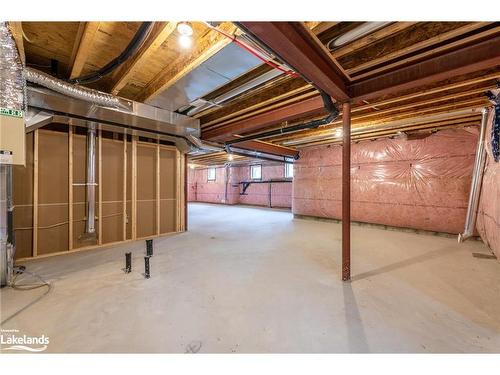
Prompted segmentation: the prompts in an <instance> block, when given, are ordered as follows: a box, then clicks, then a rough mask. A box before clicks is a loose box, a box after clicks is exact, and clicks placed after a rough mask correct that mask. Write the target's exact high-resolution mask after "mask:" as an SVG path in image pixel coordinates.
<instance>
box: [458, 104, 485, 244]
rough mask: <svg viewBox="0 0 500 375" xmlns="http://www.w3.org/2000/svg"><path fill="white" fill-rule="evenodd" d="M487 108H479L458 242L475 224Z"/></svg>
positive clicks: (470, 232)
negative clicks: (469, 184)
mask: <svg viewBox="0 0 500 375" xmlns="http://www.w3.org/2000/svg"><path fill="white" fill-rule="evenodd" d="M488 114H489V109H488V108H483V109H482V110H481V129H480V132H479V140H478V142H477V150H476V159H475V161H474V170H473V172H472V182H471V187H470V194H469V206H468V207H467V216H466V219H465V229H464V232H463V233H460V234H459V235H458V242H459V243H461V242H464V241H466V240H467V239H468V238H470V237H472V235H473V233H474V227H475V224H476V217H477V208H478V204H479V195H480V193H481V183H482V181H483V170H484V161H485V156H486V152H485V151H486V149H485V148H484V145H485V141H484V138H485V134H486V123H487V120H488Z"/></svg>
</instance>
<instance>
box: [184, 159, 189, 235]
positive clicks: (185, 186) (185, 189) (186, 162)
mask: <svg viewBox="0 0 500 375" xmlns="http://www.w3.org/2000/svg"><path fill="white" fill-rule="evenodd" d="M188 168H189V164H188V158H187V155H186V156H184V231H186V232H187V230H188Z"/></svg>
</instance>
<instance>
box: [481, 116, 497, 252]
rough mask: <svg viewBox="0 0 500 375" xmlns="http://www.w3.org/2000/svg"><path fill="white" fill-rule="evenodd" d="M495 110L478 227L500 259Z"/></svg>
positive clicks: (490, 125) (489, 122) (488, 135)
mask: <svg viewBox="0 0 500 375" xmlns="http://www.w3.org/2000/svg"><path fill="white" fill-rule="evenodd" d="M494 113H495V111H491V112H490V116H489V118H488V127H487V129H486V134H487V135H486V167H485V170H484V174H483V182H482V185H481V197H480V201H479V209H478V215H477V223H476V227H477V230H478V232H479V234H480V235H481V238H482V239H483V241H484V242H485V243H486V244H487V245H488V246H489V247H490V249H491V250H492V251H493V252H494V253H495V254H496V256H497V258H499V259H500V162H495V160H494V159H493V155H492V149H491V128H492V126H493V121H494Z"/></svg>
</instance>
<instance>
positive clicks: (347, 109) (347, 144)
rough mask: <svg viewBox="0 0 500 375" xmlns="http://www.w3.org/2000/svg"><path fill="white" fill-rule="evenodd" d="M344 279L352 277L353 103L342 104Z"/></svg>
mask: <svg viewBox="0 0 500 375" xmlns="http://www.w3.org/2000/svg"><path fill="white" fill-rule="evenodd" d="M342 134H343V135H342V280H343V281H348V280H350V279H351V103H350V102H345V103H344V104H343V105H342Z"/></svg>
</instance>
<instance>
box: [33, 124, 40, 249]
mask: <svg viewBox="0 0 500 375" xmlns="http://www.w3.org/2000/svg"><path fill="white" fill-rule="evenodd" d="M38 138H39V130H38V129H36V130H35V139H34V143H35V144H34V150H33V250H32V254H33V257H36V256H37V255H38Z"/></svg>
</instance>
